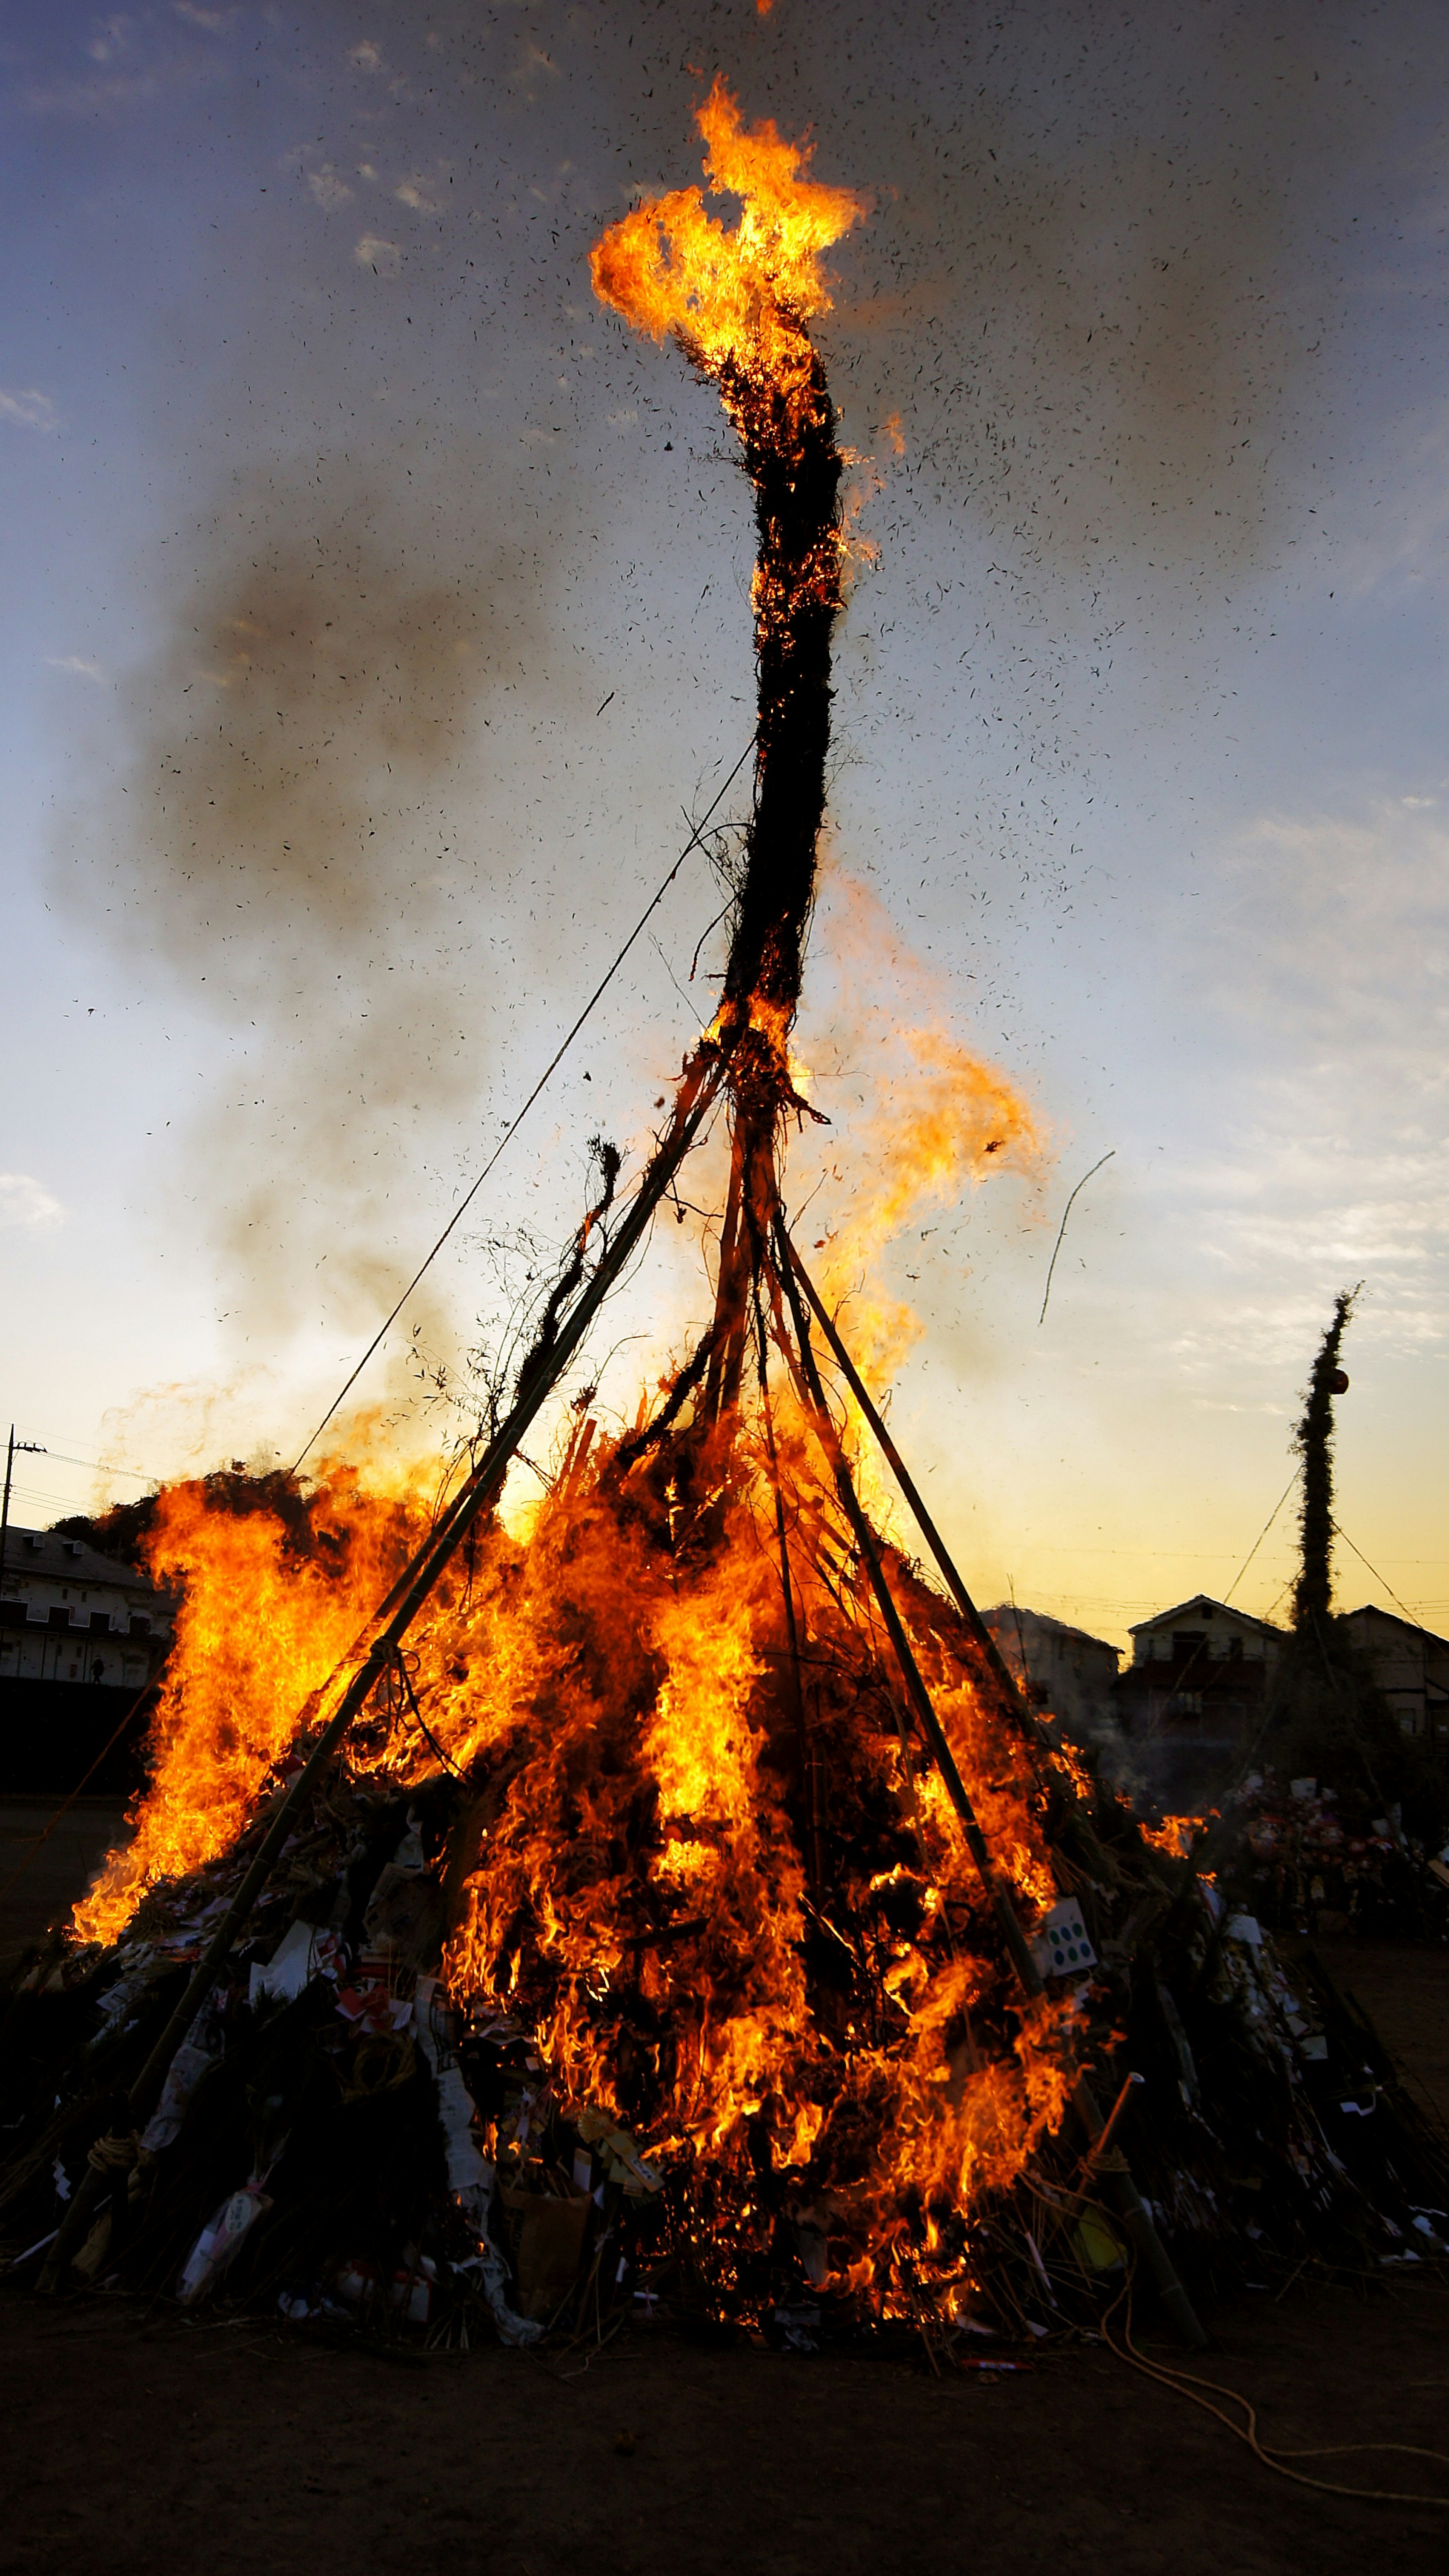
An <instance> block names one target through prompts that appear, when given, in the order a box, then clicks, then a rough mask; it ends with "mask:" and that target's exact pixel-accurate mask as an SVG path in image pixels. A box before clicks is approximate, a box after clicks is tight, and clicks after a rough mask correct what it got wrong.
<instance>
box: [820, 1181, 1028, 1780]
mask: <svg viewBox="0 0 1449 2576" xmlns="http://www.w3.org/2000/svg"><path fill="white" fill-rule="evenodd" d="M781 1232H782V1236H783V1240H784V1243H785V1247H786V1249H787V1251H788V1253H789V1257H790V1264H791V1267H792V1269H793V1270H794V1273H795V1276H796V1278H797V1279H798V1280H799V1282H800V1285H801V1287H802V1288H803V1289H804V1291H805V1294H806V1297H807V1298H808V1299H809V1301H810V1306H811V1308H812V1311H813V1312H814V1314H815V1316H816V1319H817V1321H818V1322H819V1325H820V1329H821V1331H822V1332H823V1333H824V1335H825V1338H826V1340H827V1342H828V1343H829V1344H830V1347H831V1350H832V1351H833V1353H834V1355H835V1358H836V1361H837V1363H838V1365H839V1368H840V1371H841V1374H842V1376H843V1377H844V1379H845V1382H846V1384H847V1386H848V1387H849V1388H850V1392H851V1394H852V1395H853V1396H854V1398H855V1400H856V1403H857V1404H858V1405H859V1407H860V1409H861V1412H862V1413H863V1414H864V1416H865V1419H866V1421H867V1422H868V1423H869V1424H870V1427H871V1430H872V1431H873V1432H874V1434H875V1436H876V1439H877V1441H878V1443H879V1444H880V1447H881V1449H882V1450H883V1452H884V1454H885V1457H886V1460H887V1462H888V1464H889V1466H890V1470H891V1473H892V1475H893V1476H894V1477H895V1480H896V1483H897V1484H898V1485H899V1487H900V1489H901V1492H902V1493H903V1494H904V1495H905V1498H906V1501H907V1502H908V1503H909V1505H910V1507H911V1510H912V1512H913V1513H914V1514H915V1518H916V1522H917V1525H918V1527H919V1529H920V1532H921V1536H922V1537H923V1538H924V1540H925V1542H926V1545H927V1546H928V1548H929V1549H930V1551H931V1554H932V1555H933V1557H934V1558H935V1560H936V1563H937V1566H938V1567H939V1568H940V1572H941V1576H942V1579H943V1581H944V1582H945V1585H946V1589H947V1591H948V1592H949V1593H950V1595H951V1598H952V1600H953V1601H954V1602H955V1604H956V1607H957V1609H958V1610H959V1611H960V1613H961V1616H962V1618H963V1620H964V1621H965V1623H966V1626H967V1627H968V1629H969V1630H970V1632H971V1635H972V1636H973V1637H974V1639H975V1641H976V1643H977V1645H978V1646H979V1647H980V1648H981V1651H982V1653H983V1654H984V1655H985V1657H986V1660H987V1663H988V1665H989V1667H990V1670H991V1673H992V1677H993V1679H994V1680H995V1681H996V1683H997V1685H998V1688H999V1690H1000V1693H1001V1697H1002V1700H1003V1701H1004V1703H1005V1706H1006V1709H1007V1712H1008V1714H1009V1715H1010V1716H1011V1717H1012V1718H1013V1720H1014V1721H1015V1722H1016V1724H1017V1725H1018V1726H1020V1728H1021V1730H1022V1732H1023V1734H1025V1735H1026V1736H1028V1737H1029V1738H1030V1739H1031V1740H1032V1741H1033V1742H1034V1743H1036V1744H1038V1745H1040V1744H1042V1743H1043V1742H1044V1738H1043V1735H1042V1729H1041V1724H1040V1721H1039V1719H1038V1718H1037V1717H1036V1716H1035V1714H1034V1713H1033V1711H1032V1710H1031V1709H1030V1708H1028V1706H1027V1704H1026V1701H1025V1700H1024V1699H1023V1697H1022V1694H1021V1691H1020V1688H1019V1687H1018V1685H1017V1682H1016V1679H1015V1677H1014V1675H1013V1674H1012V1671H1011V1669H1010V1666H1009V1665H1008V1664H1007V1663H1006V1662H1005V1660H1004V1659H1003V1656H1002V1654H1001V1650H1000V1648H999V1647H998V1645H997V1643H996V1640H995V1638H994V1637H993V1636H992V1633H991V1631H990V1629H989V1628H988V1627H987V1625H986V1622H985V1620H984V1619H983V1618H982V1616H981V1613H980V1611H979V1610H978V1609H977V1607H976V1604H975V1602H974V1601H973V1600H972V1598H971V1595H970V1593H969V1592H968V1591H967V1589H966V1586H965V1584H964V1583H963V1582H962V1580H961V1577H960V1574H959V1573H958V1571H957V1568H956V1566H955V1564H954V1562H953V1560H952V1558H951V1556H950V1554H949V1553H948V1551H947V1547H946V1542H945V1540H944V1539H943V1538H942V1536H941V1533H940V1531H939V1530H938V1529H937V1527H936V1524H935V1522H934V1521H933V1520H932V1518H931V1515H930V1513H929V1512H928V1510H927V1509H926V1505H925V1502H924V1500H923V1498H922V1495H921V1493H920V1490H919V1488H918V1486H917V1485H916V1482H915V1479H914V1477H913V1476H912V1475H911V1473H910V1471H909V1469H908V1468H907V1466H906V1463H905V1460H904V1459H903V1458H902V1456H901V1453H900V1451H899V1449H898V1448H897V1447H896V1444H895V1442H894V1440H893V1439H892V1438H891V1435H890V1432H889V1431H888V1430H887V1428H886V1424H885V1420H884V1418H883V1416H882V1415H881V1414H880V1412H879V1411H878V1410H877V1408H876V1406H875V1404H874V1402H873V1401H872V1399H871V1396H870V1392H869V1390H868V1388H867V1387H866V1385H865V1382H864V1380H863V1379H862V1377H861V1374H860V1371H859V1370H858V1369H857V1367H856V1365H855V1363H854V1361H853V1360H852V1358H851V1356H850V1353H849V1351H848V1350H847V1349H846V1347H845V1344H844V1342H843V1341H842V1340H841V1338H840V1334H839V1331H838V1330H837V1327H836V1325H835V1322H834V1319H833V1317H832V1316H831V1314H830V1312H829V1309H828V1308H827V1306H826V1305H825V1302H824V1300H823V1298H822V1297H821V1295H820V1293H819V1290H818V1289H817V1288H816V1287H815V1284H814V1282H813V1281H812V1279H811V1277H810V1274H809V1272H808V1271H807V1269H806V1267H805V1264H804V1262H803V1261H802V1260H801V1258H800V1255H799V1253H798V1252H797V1251H796V1249H795V1246H794V1244H793V1242H792V1241H791V1240H790V1237H789V1236H788V1234H785V1233H784V1229H783V1227H782V1229H781Z"/></svg>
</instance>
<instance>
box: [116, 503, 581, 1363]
mask: <svg viewBox="0 0 1449 2576" xmlns="http://www.w3.org/2000/svg"><path fill="white" fill-rule="evenodd" d="M467 519H468V513H467V511H466V510H464V511H460V510H459V508H458V507H457V506H456V502H455V503H454V504H453V506H451V507H449V508H447V509H446V510H444V511H442V512H440V513H436V514H429V513H428V512H425V511H422V510H418V509H415V510H413V511H412V512H411V514H410V513H409V512H408V510H407V508H406V506H405V505H403V504H400V502H399V500H398V498H397V495H396V494H395V493H388V492H386V491H382V490H379V489H377V488H373V487H370V486H369V485H368V484H367V483H366V482H364V481H362V480H360V479H359V477H358V475H357V473H356V471H355V469H354V468H352V467H351V466H350V465H349V463H348V461H347V459H346V458H344V457H338V456H331V457H328V456H324V457H322V458H320V459H317V460H314V462H313V463H312V464H311V465H310V466H309V467H307V468H305V469H304V468H302V467H300V466H299V467H298V468H297V469H296V471H295V472H294V473H292V474H291V475H288V474H285V473H278V472H275V471H274V472H273V473H271V474H269V475H266V476H261V475H257V476H253V477H251V478H249V479H248V480H247V481H246V482H245V483H244V484H243V486H242V487H241V488H240V489H239V490H237V491H235V492H234V493H233V494H231V495H230V496H229V497H228V501H227V504H226V506H225V507H224V508H223V509H222V510H220V511H219V512H218V513H217V514H216V517H215V519H214V521H213V522H212V523H211V524H210V525H209V526H206V527H204V528H202V529H200V530H198V531H197V532H196V534H195V536H194V538H193V541H192V543H191V545H190V546H189V547H188V549H187V552H188V554H189V556H190V562H189V565H188V569H187V572H186V575H185V577H184V578H183V579H182V581H181V582H180V584H179V587H178V589H177V592H176V594H175V595H174V596H173V598H172V599H171V601H170V603H169V609H170V614H169V619H168V631H167V632H166V635H165V639H164V641H163V643H162V644H161V646H160V649H159V651H158V652H157V654H156V656H155V658H154V660H153V661H152V662H151V663H150V664H149V665H148V666H147V667H145V668H143V669H142V670H141V671H140V672H139V673H137V674H136V675H134V676H133V678H132V680H131V682H130V684H129V688H128V692H127V697H128V710H127V712H128V730H129V733H130V736H131V742H132V757H131V766H130V774H129V777H128V779H127V781H126V787H127V794H126V797H125V799H124V801H122V800H119V799H118V800H116V804H119V805H120V811H121V814H122V816H123V817H124V820H125V823H126V824H127V826H128V827H129V828H128V833H127V837H126V839H125V840H124V841H123V842H122V844H121V847H120V850H119V853H118V854H117V856H116V857H115V858H114V859H112V860H111V861H109V863H108V862H106V861H103V860H100V859H99V856H98V844H99V842H100V832H101V830H102V829H105V830H106V832H107V835H108V836H109V834H110V832H111V830H112V829H113V825H114V819H115V812H116V805H115V804H111V803H109V801H108V805H107V811H106V815H105V818H104V825H100V824H99V823H97V824H93V826H92V828H91V830H90V831H87V832H84V833H82V834H81V836H80V843H79V846H80V849H81V851H82V852H83V854H84V876H85V883H86V886H87V887H88V888H89V890H90V891H91V893H92V894H93V892H94V887H95V878H96V875H97V874H98V873H103V874H104V875H105V876H106V877H108V879H109V892H110V900H111V918H112V924H113V927H114V930H115V932H116V934H117V936H118V937H119V938H120V939H121V941H122V942H123V943H124V944H125V946H126V947H127V949H128V950H129V951H130V952H131V953H132V955H133V956H134V955H135V954H136V953H138V952H140V953H143V954H144V955H145V956H146V957H147V958H149V959H153V960H154V959H157V958H159V959H160V960H162V961H163V962H164V963H165V965H166V966H167V967H168V968H169V969H170V970H171V973H172V975H173V976H174V978H175V980H176V982H177V984H178V985H179V986H180V988H181V991H182V992H183V993H184V994H185V996H186V997H187V998H188V1000H189V1001H190V1002H191V1003H192V1004H193V1005H199V1006H200V1007H202V1008H203V1009H204V1010H205V1011H206V1012H207V1013H209V1014H212V1015H214V1016H215V1018H216V1020H217V1022H218V1023H219V1025H220V1029H221V1031H222V1032H223V1033H224V1035H225V1037H226V1038H227V1040H228V1041H229V1042H230V1059H229V1062H228V1064H227V1068H226V1073H225V1077H224V1078H223V1077H221V1076H220V1074H218V1079H217V1082H216V1083H215V1085H214V1090H215V1091H216V1092H218V1093H219V1094H220V1096H219V1097H216V1098H215V1099H214V1101H213V1105H212V1106H211V1108H210V1109H209V1110H208V1111H207V1112H206V1113H205V1114H204V1117H203V1121H202V1129H201V1134H200V1138H199V1143H200V1149H201V1156H202V1164H203V1170H204V1175H205V1178H204V1186H203V1195H204V1197H205V1199H206V1201H207V1202H208V1203H209V1208H210V1212H211V1221H212V1224H213V1227H214V1229H215V1230H216V1232H217V1233H218V1234H219V1236H220V1240H221V1246H222V1250H223V1253H224V1256H225V1259H226V1263H227V1269H228V1274H229V1282H231V1283H235V1284H234V1287H233V1295H234V1297H235V1299H236V1300H237V1305H236V1307H235V1308H234V1311H240V1312H241V1313H242V1314H243V1315H244V1317H245V1320H246V1321H247V1322H248V1323H256V1324H265V1325H266V1326H267V1327H268V1328H269V1329H272V1330H275V1329H276V1328H277V1327H278V1326H280V1325H281V1324H282V1323H284V1322H285V1321H286V1320H292V1321H296V1320H298V1319H299V1314H301V1315H305V1316H306V1317H307V1319H308V1320H315V1318H316V1316H317V1314H319V1313H321V1312H326V1313H327V1314H328V1316H329V1318H330V1319H331V1320H333V1321H338V1320H340V1321H342V1322H343V1323H345V1324H349V1325H354V1326H355V1324H356V1323H357V1322H359V1321H361V1320H364V1319H365V1318H366V1317H367V1316H368V1315H369V1314H371V1313H372V1312H373V1311H374V1310H375V1308H376V1306H377V1303H378V1301H379V1299H380V1298H381V1297H383V1295H384V1294H385V1292H386V1291H387V1290H388V1289H389V1288H390V1287H391V1285H392V1283H393V1282H394V1281H395V1278H396V1273H397V1260H398V1257H399V1256H398V1252H397V1247H396V1245H395V1242H394V1234H395V1222H396V1211H395V1209H394V1208H390V1206H389V1201H390V1200H393V1199H395V1198H396V1196H397V1195H398V1193H399V1190H400V1188H401V1190H402V1192H403V1193H404V1204H405V1203H406V1198H405V1194H406V1190H407V1172H408V1166H409V1164H410V1163H411V1162H412V1161H413V1160H414V1159H415V1155H416V1150H417V1142H418V1139H419V1138H420V1137H422V1136H425V1135H426V1134H427V1132H428V1126H429V1122H430V1121H431V1120H432V1119H434V1118H436V1117H438V1116H439V1115H443V1116H446V1117H448V1118H449V1119H450V1120H457V1119H460V1118H461V1119H463V1120H465V1121H467V1122H468V1123H469V1124H472V1121H471V1120H469V1119H468V1113H469V1111H470V1110H472V1111H476V1106H477V1103H478V1101H479V1098H480V1095H481V1093H482V1091H483V1089H484V1086H485V1082H486V1076H487V1073H488V1070H489V1047H488V1043H487V1034H486V1029H487V1022H486V1012H485V1010H484V1009H483V1008H482V1007H480V1006H482V1005H484V1004H486V1001H487V999H488V997H489V993H490V987H491V986H492V982H493V978H492V974H491V971H490V968H489V965H488V963H487V961H486V960H482V959H480V958H479V956H478V954H477V949H478V930H479V920H480V915H481V916H482V917H483V918H484V919H486V918H487V917H488V915H489V913H490V910H496V908H497V906H498V905H499V903H500V902H502V901H504V900H506V894H507V882H508V871H509V865H510V855H511V854H510V851H509V848H508V845H507V843H506V842H500V841H492V840H489V839H487V838H485V839H484V840H483V841H482V842H481V843H480V840H479V838H478V836H477V834H476V831H475V832H472V833H467V834H465V833H464V831H463V828H462V818H463V817H464V816H465V815H468V816H471V817H472V818H473V819H474V821H475V822H476V818H477V816H478V814H479V812H480V810H486V808H487V803H488V799H489V796H490V792H491V789H492V786H493V781H492V778H491V776H490V769H489V763H488V758H487V753H486V749H480V746H486V745H487V744H488V742H489V739H490V729H489V722H488V719H489V710H490V708H492V709H493V710H495V712H496V710H497V707H498V704H499V701H500V700H505V701H506V699H507V697H508V696H509V695H510V694H511V693H512V692H514V691H516V689H517V688H518V685H519V681H520V673H524V674H526V675H527V678H526V686H527V690H528V695H529V701H530V705H531V707H532V708H533V709H534V711H535V712H537V711H538V710H539V709H541V708H545V707H547V705H548V703H549V697H550V691H549V684H548V682H547V680H546V679H545V677H544V675H543V672H542V670H541V668H540V653H539V633H540V624H541V594H542V591H543V589H544V587H545V585H546V581H547V548H546V547H544V546H542V545H540V544H537V543H535V544H533V545H530V546H529V547H528V548H527V549H523V548H520V547H518V546H517V545H507V544H505V543H504V542H503V541H502V538H501V536H500V534H499V531H498V529H497V528H496V527H495V528H493V529H491V530H490V529H489V528H488V527H487V526H486V525H485V526H484V527H483V529H482V530H481V531H480V530H479V529H477V528H474V529H473V530H471V531H470V530H469V528H468V525H467ZM73 890H78V889H74V888H73ZM410 1248H411V1246H410V1245H406V1246H405V1247H404V1252H405V1251H406V1250H408V1249H410ZM324 1264H325V1269H324V1267H323V1265H324Z"/></svg>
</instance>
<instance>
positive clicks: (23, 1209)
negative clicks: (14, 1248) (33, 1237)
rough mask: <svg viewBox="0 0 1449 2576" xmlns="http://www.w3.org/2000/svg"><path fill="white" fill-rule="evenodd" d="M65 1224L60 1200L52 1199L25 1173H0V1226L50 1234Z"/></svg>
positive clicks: (30, 1232) (32, 1232)
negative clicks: (12, 1226)
mask: <svg viewBox="0 0 1449 2576" xmlns="http://www.w3.org/2000/svg"><path fill="white" fill-rule="evenodd" d="M64 1223H65V1210H64V1208H63V1207H62V1206H61V1203H60V1201H59V1199H57V1198H52V1196H51V1194H50V1192H49V1190H47V1189H45V1188H43V1187H42V1185H41V1183H40V1182H39V1181H36V1180H32V1179H31V1176H30V1174H29V1173H28V1172H0V1225H18V1226H23V1227H24V1228H25V1230H26V1232H27V1233H29V1234H53V1233H54V1231H55V1229H56V1227H57V1226H58V1225H64Z"/></svg>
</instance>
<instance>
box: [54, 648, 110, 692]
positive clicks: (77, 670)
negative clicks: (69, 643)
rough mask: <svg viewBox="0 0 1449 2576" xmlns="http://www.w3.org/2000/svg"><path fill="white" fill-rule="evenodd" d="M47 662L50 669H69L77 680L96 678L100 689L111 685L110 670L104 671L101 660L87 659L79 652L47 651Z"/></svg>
mask: <svg viewBox="0 0 1449 2576" xmlns="http://www.w3.org/2000/svg"><path fill="white" fill-rule="evenodd" d="M45 662H46V668H47V669H48V670H51V671H69V672H70V674H71V676H72V678H73V679H76V680H94V681H95V684H96V686H97V688H98V689H104V688H108V687H109V685H110V674H109V672H107V671H103V670H102V668H101V666H100V664H99V662H87V661H85V660H84V659H83V658H82V656H81V655H80V654H79V653H47V654H46V656H45Z"/></svg>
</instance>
